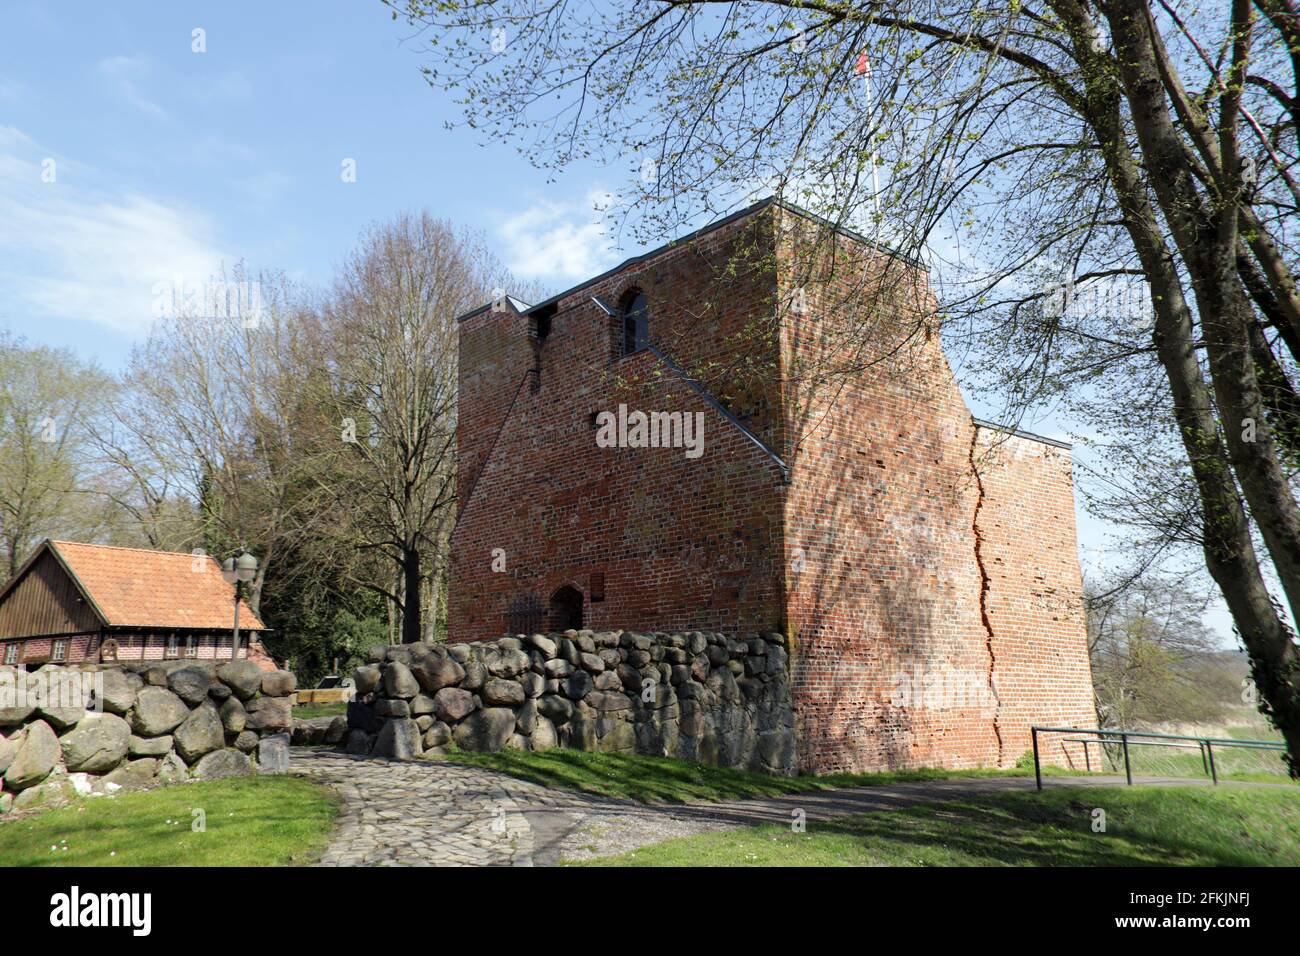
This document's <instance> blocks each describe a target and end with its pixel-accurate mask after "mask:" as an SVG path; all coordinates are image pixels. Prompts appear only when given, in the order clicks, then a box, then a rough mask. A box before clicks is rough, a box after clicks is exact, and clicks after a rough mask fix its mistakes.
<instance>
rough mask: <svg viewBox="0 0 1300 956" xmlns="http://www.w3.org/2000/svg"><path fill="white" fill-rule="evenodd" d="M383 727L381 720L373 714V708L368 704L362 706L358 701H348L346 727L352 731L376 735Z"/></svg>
mask: <svg viewBox="0 0 1300 956" xmlns="http://www.w3.org/2000/svg"><path fill="white" fill-rule="evenodd" d="M383 725H384V720H383V718H382V717H380V716H379V715H378V714H376V713H375V708H374V707H372V706H371V705H370V704H363V703H362V702H361V701H359V700H350V701H348V726H349V727H351V728H352V729H353V730H364V731H365V732H366V733H368V734H377V733H379V728H380V727H382V726H383Z"/></svg>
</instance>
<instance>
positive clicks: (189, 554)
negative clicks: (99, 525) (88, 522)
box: [50, 538, 216, 561]
mask: <svg viewBox="0 0 1300 956" xmlns="http://www.w3.org/2000/svg"><path fill="white" fill-rule="evenodd" d="M50 544H71V545H75V546H77V547H78V548H101V549H103V550H105V551H139V552H140V553H141V554H166V555H173V556H175V557H178V558H194V557H198V555H196V554H195V553H194V552H193V551H158V550H156V549H154V548H132V547H129V546H128V545H124V544H96V543H94V542H91V541H67V540H64V539H61V538H51V539H50ZM199 550H200V551H202V549H199ZM202 554H203V556H204V557H208V558H212V559H213V560H214V561H215V560H216V556H215V555H212V554H209V553H208V552H207V551H202Z"/></svg>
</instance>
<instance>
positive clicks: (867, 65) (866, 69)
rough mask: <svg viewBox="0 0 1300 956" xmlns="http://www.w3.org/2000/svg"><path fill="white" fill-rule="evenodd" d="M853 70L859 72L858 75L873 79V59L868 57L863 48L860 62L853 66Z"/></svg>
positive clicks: (859, 56)
mask: <svg viewBox="0 0 1300 956" xmlns="http://www.w3.org/2000/svg"><path fill="white" fill-rule="evenodd" d="M853 72H854V73H856V74H858V76H865V77H866V78H867V79H871V61H870V60H868V59H867V51H866V50H863V51H862V52H861V53H860V54H858V62H857V65H856V66H855V67H854V68H853Z"/></svg>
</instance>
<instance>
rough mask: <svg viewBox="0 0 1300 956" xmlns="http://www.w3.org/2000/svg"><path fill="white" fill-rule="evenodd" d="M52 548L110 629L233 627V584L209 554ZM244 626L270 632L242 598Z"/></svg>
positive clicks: (75, 545) (70, 544)
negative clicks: (226, 580)
mask: <svg viewBox="0 0 1300 956" xmlns="http://www.w3.org/2000/svg"><path fill="white" fill-rule="evenodd" d="M50 547H51V548H53V549H54V552H55V554H56V555H57V556H58V557H59V558H60V559H61V560H62V561H63V563H64V564H65V565H66V566H67V567H68V569H69V570H70V571H71V572H72V574H73V576H74V577H75V578H76V579H77V581H78V582H80V584H81V587H82V589H83V590H84V591H85V592H86V596H87V597H89V598H90V600H91V602H92V603H93V604H94V605H95V607H96V609H97V610H98V611H99V613H100V616H101V617H103V618H104V620H105V623H107V624H108V625H109V626H110V627H175V628H203V629H207V630H212V629H224V628H229V627H230V626H231V624H232V622H233V618H234V597H235V595H234V588H233V586H232V585H229V584H227V583H226V582H225V579H223V578H222V577H221V565H220V564H218V563H217V560H216V559H215V558H213V557H211V556H210V555H193V554H184V553H180V554H177V553H174V552H170V551H145V550H143V549H141V548H114V547H110V546H108V545H103V544H81V543H80V542H77V541H51V542H50ZM239 628H240V630H249V631H264V630H266V626H265V625H264V624H262V622H261V621H260V620H258V617H257V615H256V614H254V613H253V609H252V608H250V607H249V606H248V602H247V601H246V600H243V599H241V600H240V602H239Z"/></svg>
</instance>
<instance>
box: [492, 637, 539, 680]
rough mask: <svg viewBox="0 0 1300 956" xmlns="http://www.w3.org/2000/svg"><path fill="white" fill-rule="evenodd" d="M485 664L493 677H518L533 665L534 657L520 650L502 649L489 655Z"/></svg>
mask: <svg viewBox="0 0 1300 956" xmlns="http://www.w3.org/2000/svg"><path fill="white" fill-rule="evenodd" d="M498 643H500V642H498ZM484 664H485V665H486V666H487V670H488V673H489V674H491V675H492V676H493V677H518V676H519V675H520V674H522V673H524V671H526V670H528V669H529V668H530V667H532V666H533V662H532V659H531V658H529V656H528V655H527V654H525V653H524V652H523V651H520V650H501V651H499V652H498V653H496V654H492V655H489V656H488V657H487V658H486V659H485V660H484Z"/></svg>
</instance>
